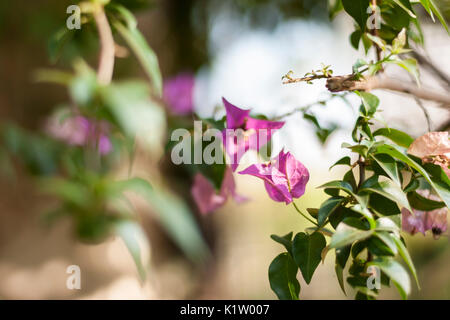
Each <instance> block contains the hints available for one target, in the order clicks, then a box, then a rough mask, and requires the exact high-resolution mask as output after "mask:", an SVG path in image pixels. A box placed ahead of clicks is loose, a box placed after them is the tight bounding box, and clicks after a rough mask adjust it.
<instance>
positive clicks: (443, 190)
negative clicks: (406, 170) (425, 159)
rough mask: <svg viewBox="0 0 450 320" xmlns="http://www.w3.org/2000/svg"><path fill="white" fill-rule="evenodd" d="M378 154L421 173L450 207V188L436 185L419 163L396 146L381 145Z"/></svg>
mask: <svg viewBox="0 0 450 320" xmlns="http://www.w3.org/2000/svg"><path fill="white" fill-rule="evenodd" d="M376 153H386V154H389V155H390V156H392V157H394V158H395V159H398V160H400V161H403V162H405V163H406V164H407V165H408V166H410V167H412V168H414V169H415V170H417V172H419V173H420V174H421V175H422V176H423V177H424V178H425V180H427V182H428V183H429V184H430V185H431V186H432V187H433V189H434V190H436V192H437V193H438V194H439V196H440V197H441V198H442V200H443V201H444V202H445V204H446V205H447V207H450V190H449V188H448V187H445V186H443V185H442V184H440V183H435V182H433V181H432V180H431V178H430V176H429V174H428V173H427V172H426V171H425V169H424V168H423V167H422V166H421V165H419V164H418V163H417V162H415V161H414V160H412V159H411V158H410V157H408V156H407V155H405V154H404V153H403V152H401V151H399V150H398V149H397V148H396V147H395V146H390V145H381V146H378V147H377V150H376Z"/></svg>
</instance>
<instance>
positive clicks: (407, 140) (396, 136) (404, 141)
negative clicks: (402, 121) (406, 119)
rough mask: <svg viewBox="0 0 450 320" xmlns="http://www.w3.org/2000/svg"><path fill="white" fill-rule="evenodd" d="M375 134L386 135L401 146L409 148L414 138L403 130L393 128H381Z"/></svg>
mask: <svg viewBox="0 0 450 320" xmlns="http://www.w3.org/2000/svg"><path fill="white" fill-rule="evenodd" d="M373 135H374V136H384V137H386V138H388V139H390V140H392V141H393V142H395V143H396V144H398V145H399V146H401V147H404V148H409V146H410V145H411V143H413V141H414V139H413V138H411V137H410V136H409V135H408V134H406V133H404V132H403V131H400V130H397V129H392V128H381V129H378V130H376V131H375V132H374V133H373Z"/></svg>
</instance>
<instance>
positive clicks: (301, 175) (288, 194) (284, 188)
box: [239, 150, 309, 204]
mask: <svg viewBox="0 0 450 320" xmlns="http://www.w3.org/2000/svg"><path fill="white" fill-rule="evenodd" d="M239 173H240V174H249V175H252V176H255V177H258V178H261V179H262V180H264V186H265V187H266V190H267V193H268V194H269V197H270V198H272V200H274V201H277V202H285V203H286V204H289V203H291V202H292V201H293V199H297V198H300V197H301V196H302V195H303V194H304V193H305V188H306V184H307V183H308V181H309V172H308V169H306V167H305V166H304V165H303V164H302V163H301V162H300V161H298V160H297V159H295V158H294V156H293V155H292V154H291V153H290V152H284V150H281V152H280V153H279V155H278V156H277V157H276V158H275V159H273V160H271V161H270V162H268V163H262V164H254V165H251V166H250V167H248V168H247V169H245V170H243V171H241V172H239Z"/></svg>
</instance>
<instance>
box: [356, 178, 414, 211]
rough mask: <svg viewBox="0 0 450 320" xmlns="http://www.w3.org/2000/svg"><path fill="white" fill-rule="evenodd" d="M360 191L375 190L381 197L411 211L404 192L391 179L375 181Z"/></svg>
mask: <svg viewBox="0 0 450 320" xmlns="http://www.w3.org/2000/svg"><path fill="white" fill-rule="evenodd" d="M360 192H361V193H362V192H368V193H370V192H376V193H378V194H379V195H382V196H383V197H386V198H388V199H390V200H392V201H394V202H396V203H398V204H399V205H400V206H402V207H405V208H407V209H408V210H410V211H411V207H410V205H409V202H408V198H407V197H406V194H405V193H404V192H403V190H402V189H401V188H400V187H399V186H398V185H396V184H394V183H393V182H392V181H391V180H387V181H380V182H377V183H376V184H373V185H372V186H370V187H366V188H362V189H361V190H360Z"/></svg>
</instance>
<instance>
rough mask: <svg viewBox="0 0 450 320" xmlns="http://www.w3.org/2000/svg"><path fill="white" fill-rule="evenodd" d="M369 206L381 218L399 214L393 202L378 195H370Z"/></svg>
mask: <svg viewBox="0 0 450 320" xmlns="http://www.w3.org/2000/svg"><path fill="white" fill-rule="evenodd" d="M369 206H370V207H371V208H372V209H373V210H375V211H376V212H377V213H378V214H381V215H383V216H392V215H396V214H399V213H400V209H399V208H398V206H397V204H396V203H395V202H394V201H392V200H390V199H388V198H386V197H383V196H382V195H380V194H378V193H372V194H371V195H370V200H369Z"/></svg>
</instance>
